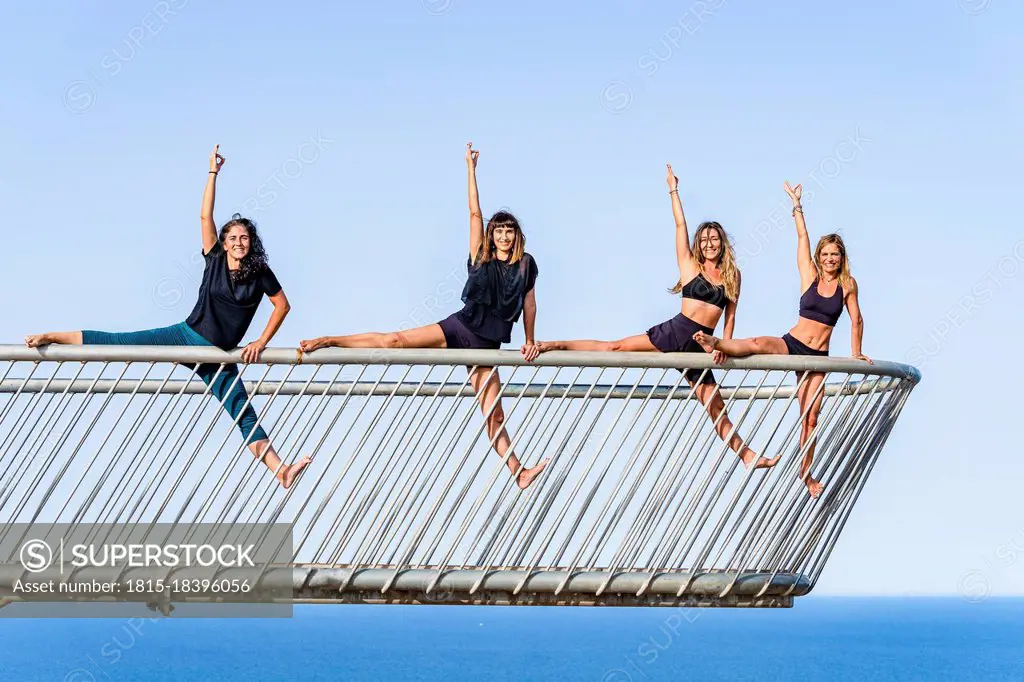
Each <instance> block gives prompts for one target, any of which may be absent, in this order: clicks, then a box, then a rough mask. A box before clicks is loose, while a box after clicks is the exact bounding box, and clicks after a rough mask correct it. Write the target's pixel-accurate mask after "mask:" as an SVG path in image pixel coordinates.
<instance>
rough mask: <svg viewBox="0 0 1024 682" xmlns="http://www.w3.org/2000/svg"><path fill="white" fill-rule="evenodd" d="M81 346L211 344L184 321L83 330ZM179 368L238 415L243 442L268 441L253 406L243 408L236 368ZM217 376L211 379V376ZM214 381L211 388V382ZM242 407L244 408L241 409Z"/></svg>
mask: <svg viewBox="0 0 1024 682" xmlns="http://www.w3.org/2000/svg"><path fill="white" fill-rule="evenodd" d="M82 343H83V344H85V345H99V346H212V345H213V344H212V343H210V342H209V341H207V340H206V339H204V338H203V337H202V336H201V335H200V334H199V332H197V331H195V330H194V329H192V327H190V326H188V325H187V324H185V323H184V322H179V323H178V324H176V325H173V326H170V327H160V328H159V329H146V330H144V331H140V332H97V331H92V330H83V331H82ZM181 364H182V365H184V366H186V367H188V368H189V369H193V370H195V373H196V374H198V375H199V376H200V377H201V378H202V380H203V381H204V382H206V384H207V385H209V386H210V392H211V393H213V395H215V396H217V400H219V401H220V402H221V403H222V404H223V405H224V409H225V410H227V412H228V414H230V415H231V418H232V419H237V418H238V415H239V413H241V415H242V418H241V419H239V420H238V428H239V430H240V431H241V432H242V438H244V439H245V441H246V443H247V444H248V443H256V442H258V441H261V440H266V439H267V438H268V436H267V432H266V431H264V430H263V427H262V426H256V411H255V410H254V409H252V405H246V401H247V400H248V396H247V394H246V392H245V386H243V385H242V382H241V380H239V381H235V379H236V377H238V365H235V364H230V365H224V369H223V370H221V372H220V374H217V370H218V369H219V368H220V365H218V364H214V363H202V364H200V365H199V366H198V367H196V366H195V365H193V364H191V363H186V362H183V363H181ZM215 376H216V377H217V378H216V379H214V377H215ZM211 381H212V382H213V384H212V385H211V384H210V382H211ZM243 405H244V406H245V409H242V407H243Z"/></svg>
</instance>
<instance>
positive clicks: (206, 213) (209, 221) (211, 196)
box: [199, 144, 224, 253]
mask: <svg viewBox="0 0 1024 682" xmlns="http://www.w3.org/2000/svg"><path fill="white" fill-rule="evenodd" d="M219 149H220V145H219V144H217V145H214V146H213V152H211V153H210V173H209V174H208V175H207V176H206V189H204V190H203V208H202V210H201V211H200V214H199V221H200V223H201V224H202V226H203V253H209V252H210V249H212V248H213V245H214V244H216V243H217V223H215V222H213V203H214V201H215V200H216V199H217V173H220V167H221V166H223V165H224V157H223V156H221V155H220V153H219V151H218V150H219Z"/></svg>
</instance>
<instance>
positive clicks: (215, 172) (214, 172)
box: [210, 171, 220, 175]
mask: <svg viewBox="0 0 1024 682" xmlns="http://www.w3.org/2000/svg"><path fill="white" fill-rule="evenodd" d="M210 172H211V173H213V174H214V175H216V174H217V173H220V171H210Z"/></svg>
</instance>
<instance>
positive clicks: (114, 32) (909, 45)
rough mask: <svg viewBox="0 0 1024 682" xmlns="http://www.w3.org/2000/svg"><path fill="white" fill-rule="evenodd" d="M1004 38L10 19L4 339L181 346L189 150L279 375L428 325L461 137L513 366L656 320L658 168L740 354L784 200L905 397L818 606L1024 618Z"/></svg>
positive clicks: (794, 5) (562, 7) (6, 25)
mask: <svg viewBox="0 0 1024 682" xmlns="http://www.w3.org/2000/svg"><path fill="white" fill-rule="evenodd" d="M1022 20H1024V8H1022V7H1021V5H1020V4H1019V3H1014V2H1011V1H1010V0H959V2H958V0H942V2H935V1H934V0H930V1H925V0H915V1H908V2H901V3H890V2H881V1H880V0H871V1H867V2H860V3H855V4H851V5H848V6H843V7H837V6H836V3H819V2H812V1H811V0H795V1H794V2H789V3H758V2H751V1H749V0H747V1H741V0H704V2H696V3H693V4H692V5H691V4H688V3H687V2H682V3H670V2H664V1H661V0H651V1H649V2H643V3H627V2H617V3H611V2H591V3H557V4H556V5H554V6H553V5H552V4H551V3H546V2H544V3H542V2H536V1H532V0H530V1H524V2H517V3H489V2H481V1H479V0H477V1H470V0H422V1H421V0H407V1H406V2H401V3H392V2H389V3H339V4H328V3H313V2H301V1H297V2H289V3H278V2H274V3H271V2H261V1H257V2H250V3H245V4H241V3H231V6H230V7H224V6H221V5H220V4H215V3H204V2H199V1H197V0H166V2H152V1H150V0H146V1H144V2H141V1H132V2H127V1H125V0H116V1H112V2H107V3H100V4H96V3H89V4H56V3H49V2H38V3H19V4H16V5H12V6H11V7H9V8H8V9H7V10H6V12H5V17H4V21H3V22H2V24H0V57H2V59H0V70H2V71H3V83H4V90H5V92H4V97H3V105H2V107H0V130H2V131H3V133H2V135H3V139H4V152H5V163H3V164H2V165H0V178H2V181H0V199H2V201H3V206H4V224H5V228H4V254H5V258H4V259H3V268H2V269H0V277H2V278H3V290H4V291H6V292H8V294H9V295H8V296H7V304H6V307H5V315H4V321H3V334H2V337H3V340H4V341H5V342H16V341H18V340H20V339H21V337H22V336H23V335H24V334H25V333H28V332H36V331H43V330H49V329H53V328H57V329H75V328H82V327H88V328H106V329H134V328H145V327H153V326H160V325H165V324H171V323H174V322H177V321H180V320H181V319H184V317H185V316H187V314H188V312H189V310H190V309H191V305H192V303H193V301H194V299H195V292H196V288H197V281H198V278H199V276H200V273H201V267H200V265H199V263H198V262H197V261H196V260H195V259H196V258H197V254H198V250H199V248H200V235H199V221H198V216H199V204H200V196H201V191H202V187H203V183H204V182H205V180H206V170H207V157H208V154H209V151H210V148H211V147H212V145H213V144H214V143H218V142H219V143H220V144H221V150H222V152H223V153H224V154H225V156H226V157H227V165H226V166H225V170H224V173H223V174H222V175H221V178H220V183H219V197H218V199H219V201H218V215H217V217H218V220H219V221H223V220H224V219H226V218H227V217H228V216H229V214H230V212H231V211H233V210H238V209H241V208H242V207H243V206H244V207H245V209H246V211H247V212H248V213H249V214H250V215H252V216H253V217H254V218H255V219H256V220H257V221H258V222H259V224H260V226H261V228H262V231H263V236H264V240H265V242H266V245H267V248H268V250H269V252H270V255H271V263H272V265H273V266H274V269H275V271H276V272H277V274H278V276H279V278H280V280H281V282H282V283H283V285H284V288H285V291H286V292H287V294H288V296H289V298H290V299H291V301H292V304H293V311H292V313H291V315H290V316H289V317H288V319H287V321H286V323H285V325H284V327H283V328H282V329H281V331H280V333H279V335H278V336H277V338H276V339H275V343H274V345H282V346H283V345H295V344H296V343H297V342H298V341H299V340H300V339H302V338H306V337H309V336H312V335H318V334H321V333H342V332H350V331H352V332H354V331H361V330H371V329H375V330H387V329H391V328H395V327H398V326H401V325H405V326H410V325H411V324H414V323H427V322H432V321H436V320H437V319H439V318H440V317H441V316H443V315H446V314H448V313H449V312H451V311H453V310H454V309H455V305H456V303H455V302H442V303H439V304H432V303H431V296H432V295H433V294H435V292H436V291H437V290H438V289H439V287H440V288H441V289H442V290H446V288H445V287H444V286H443V283H445V282H446V281H449V282H450V281H451V280H452V278H455V277H459V276H461V272H462V268H463V267H464V265H463V263H464V258H465V249H466V233H467V229H466V223H467V220H466V209H465V204H466V199H465V164H464V160H463V153H464V144H465V142H466V141H467V140H470V139H471V140H473V141H474V143H475V144H476V145H477V147H478V148H479V149H480V150H481V157H480V166H479V177H480V187H481V197H482V203H483V208H484V211H485V213H486V212H489V211H493V210H495V209H497V208H499V207H502V206H508V207H511V208H512V209H513V210H514V211H515V212H516V213H517V214H518V215H519V216H520V218H521V219H522V222H523V225H524V228H525V230H526V234H527V238H528V249H529V250H530V251H531V252H532V253H533V254H534V255H535V256H536V258H537V261H538V264H539V266H540V271H541V275H540V279H539V281H538V289H537V292H538V303H539V316H538V327H537V335H538V338H542V339H543V338H553V337H563V338H564V337H580V336H586V337H598V338H602V337H604V338H615V337H619V336H623V335H627V334H632V333H637V332H639V331H642V330H644V329H646V328H647V327H648V326H650V325H651V324H653V323H656V322H660V321H662V320H664V319H666V318H668V317H670V316H671V315H673V314H674V313H676V312H677V311H678V300H677V299H674V298H673V297H671V296H669V295H668V294H667V293H665V288H666V287H668V286H670V285H671V284H672V283H673V282H674V281H675V278H676V276H677V272H676V269H675V262H674V256H673V244H672V239H673V237H672V235H673V226H672V219H671V215H670V206H669V201H668V196H667V194H666V187H665V180H664V164H665V163H666V162H671V163H672V164H673V166H674V168H675V170H676V173H677V175H678V176H679V178H680V188H681V194H682V195H683V198H684V200H685V202H686V207H687V213H688V216H689V218H690V220H691V223H693V224H696V223H697V222H698V221H700V220H702V219H717V220H719V221H721V222H722V223H723V224H724V225H725V227H726V229H727V230H729V231H730V233H731V234H732V236H733V238H734V240H735V242H736V245H737V249H738V250H739V252H740V254H741V256H742V258H743V276H744V291H743V297H742V300H741V302H740V308H739V315H738V323H737V329H736V333H737V335H740V336H748V335H756V334H781V333H782V332H784V331H786V330H787V329H788V328H789V327H790V326H791V325H792V323H793V322H794V319H795V314H796V301H797V297H798V295H799V291H798V288H799V277H798V276H797V272H796V266H795V259H794V254H795V237H794V235H793V228H792V225H791V222H790V217H789V214H788V211H780V210H779V208H780V207H784V206H785V203H784V202H785V200H786V196H785V194H784V193H783V191H782V183H783V181H784V180H786V179H788V180H790V181H791V182H794V183H796V182H803V183H804V186H805V187H806V188H807V189H808V193H809V192H810V191H811V190H813V192H814V196H813V199H812V198H811V197H810V196H808V198H807V199H805V205H806V208H807V211H806V215H807V220H808V225H809V229H810V230H811V233H812V236H817V235H820V234H822V233H825V232H829V231H841V232H842V234H844V235H845V238H846V240H847V245H848V248H849V249H850V253H851V257H852V263H853V268H854V274H855V276H856V277H857V278H858V280H859V281H860V284H861V305H862V307H863V309H864V314H865V319H866V334H865V341H864V349H865V352H866V353H868V354H869V355H872V356H874V357H877V358H883V359H892V360H904V361H907V360H909V361H913V362H915V363H916V364H918V365H919V366H921V367H922V370H923V373H924V381H923V383H922V384H921V386H920V387H919V388H918V390H917V392H916V393H915V395H914V396H913V398H912V400H911V401H910V403H909V406H908V408H907V410H906V411H905V413H904V416H903V418H902V421H901V423H900V425H899V427H898V428H897V430H896V432H895V433H894V435H893V436H892V438H891V439H890V441H889V444H888V447H887V450H886V452H885V453H884V455H883V459H882V461H881V462H880V464H879V465H878V467H877V468H876V470H875V473H874V474H873V478H872V480H871V481H870V482H869V485H868V487H867V490H866V491H865V493H864V495H863V497H862V498H861V501H860V502H859V508H858V509H857V510H856V511H855V513H854V516H853V518H852V519H851V521H850V523H849V525H848V526H847V530H846V534H845V537H844V538H843V539H842V541H841V542H840V545H839V547H838V549H837V550H836V552H835V553H834V555H833V556H832V558H831V561H830V564H829V566H828V568H827V570H826V572H825V574H824V576H823V578H822V580H821V583H820V585H819V591H820V592H821V593H869V594H885V593H896V594H902V593H931V594H936V593H956V592H957V589H958V582H959V581H961V579H962V576H965V574H966V575H967V576H968V577H967V578H966V580H967V581H968V582H969V583H970V584H977V583H978V581H979V580H982V581H986V580H987V581H988V584H989V585H990V588H991V590H992V592H993V593H1003V594H1010V593H1013V594H1021V593H1024V556H1022V557H1020V558H1021V559H1022V560H1018V557H1017V554H1021V553H1024V521H1022V520H1021V515H1020V499H1021V493H1020V483H1021V481H1022V480H1024V458H1022V457H1021V455H1022V454H1024V453H1022V452H1021V446H1020V444H1019V435H1018V433H1017V432H1016V431H1015V430H1011V427H1012V426H1013V425H1014V424H1015V423H1019V422H1017V419H1019V415H1020V397H1019V390H1020V386H1021V385H1024V381H1022V380H1024V376H1022V374H1024V372H1022V370H1021V364H1020V360H1019V346H1020V339H1021V338H1022V335H1024V323H1022V315H1021V311H1022V309H1024V306H1022V305H1021V303H1020V299H1021V297H1022V295H1024V230H1022V229H1021V228H1020V226H1019V225H1018V224H1016V213H1017V211H1018V209H1019V207H1018V203H1019V201H1018V200H1019V197H1020V187H1021V182H1022V171H1021V161H1020V160H1021V157H1022V156H1024V137H1022V132H1024V124H1022V119H1021V116H1020V112H1021V110H1022V106H1021V105H1022V103H1024V97H1022V87H1021V85H1022V83H1024V79H1022V75H1024V74H1022V65H1024V59H1022V57H1024V47H1022V46H1024V41H1022V40H1021V29H1020V26H1021V25H1022ZM316 141H318V142H316ZM296 159H298V160H296ZM773 220H776V221H777V225H773V224H772V221H773ZM1015 249H1016V251H1015ZM968 295H970V296H973V300H971V299H964V297H965V296H968ZM425 302H426V303H425ZM265 319H266V314H265V311H264V313H261V315H260V317H259V318H258V323H260V324H262V323H263V322H264V321H265ZM517 334H518V336H516V337H513V341H518V340H519V339H521V334H522V332H521V328H520V329H519V330H517ZM848 353H849V321H848V318H846V317H845V316H844V318H843V320H842V321H841V322H840V324H839V328H838V330H837V334H836V336H835V340H834V345H833V354H834V355H845V354H848ZM1011 543H1015V545H1016V547H1020V548H1021V551H1020V552H1017V551H1016V550H1015V549H1014V548H1013V547H1011ZM1011 555H1012V556H1011ZM970 571H980V572H981V573H969V572H970Z"/></svg>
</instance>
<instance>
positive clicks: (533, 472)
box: [516, 458, 551, 490]
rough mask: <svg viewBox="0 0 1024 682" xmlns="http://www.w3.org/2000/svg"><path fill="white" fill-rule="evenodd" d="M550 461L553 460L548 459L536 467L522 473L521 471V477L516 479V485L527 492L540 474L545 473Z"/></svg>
mask: <svg viewBox="0 0 1024 682" xmlns="http://www.w3.org/2000/svg"><path fill="white" fill-rule="evenodd" d="M550 461H551V459H550V458H548V459H545V460H544V461H542V462H541V463H540V464H538V465H537V466H535V467H531V468H529V469H523V470H522V471H520V472H519V475H518V476H517V477H516V485H518V486H519V489H520V490H526V489H527V488H528V487H530V484H531V483H533V479H535V478H537V477H538V476H540V472H542V471H544V468H545V467H546V466H547V465H548V463H549V462H550Z"/></svg>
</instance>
